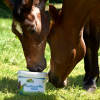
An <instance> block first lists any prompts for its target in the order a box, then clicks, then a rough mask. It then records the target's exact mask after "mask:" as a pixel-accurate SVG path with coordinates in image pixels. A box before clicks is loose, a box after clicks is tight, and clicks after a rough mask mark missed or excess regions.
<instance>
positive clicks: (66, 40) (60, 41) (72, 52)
mask: <svg viewBox="0 0 100 100" xmlns="http://www.w3.org/2000/svg"><path fill="white" fill-rule="evenodd" d="M65 1H66V0H65ZM64 10H65V9H64ZM62 11H63V9H62ZM62 11H60V12H59V13H58V11H57V9H56V8H55V7H54V6H53V5H49V14H50V17H51V19H52V22H51V24H50V33H49V35H48V38H47V42H48V43H49V46H50V50H51V60H50V70H49V74H48V75H49V81H50V82H51V83H52V84H53V85H54V86H55V87H57V88H62V87H64V86H66V84H67V77H68V75H69V74H70V73H71V71H72V70H73V68H74V67H75V65H76V64H77V63H78V62H79V61H80V60H81V59H82V58H83V57H84V56H85V51H86V50H85V44H84V40H83V28H82V29H81V30H78V31H77V32H76V31H75V30H73V29H74V27H73V26H70V25H73V23H71V22H68V21H67V22H66V21H65V22H64V23H63V21H62V20H64V19H63V14H62ZM66 18H67V16H66ZM76 30H77V29H76Z"/></svg>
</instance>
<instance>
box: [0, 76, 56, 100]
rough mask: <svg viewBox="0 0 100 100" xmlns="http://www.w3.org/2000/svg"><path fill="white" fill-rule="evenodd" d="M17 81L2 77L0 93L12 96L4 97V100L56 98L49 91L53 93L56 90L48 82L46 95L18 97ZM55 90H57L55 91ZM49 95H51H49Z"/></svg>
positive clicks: (53, 99) (45, 99)
mask: <svg viewBox="0 0 100 100" xmlns="http://www.w3.org/2000/svg"><path fill="white" fill-rule="evenodd" d="M17 86H18V80H17V79H10V78H9V77H7V78H6V77H3V78H2V80H0V91H1V92H2V93H4V94H7V93H11V94H14V96H13V97H12V96H11V98H8V97H5V98H4V100H33V99H34V100H48V99H49V100H55V99H56V96H55V95H54V94H53V93H52V92H49V91H51V90H52V91H53V90H55V89H56V88H55V87H53V86H52V84H50V83H49V82H47V84H46V93H45V94H44V93H34V94H32V95H20V94H19V93H18V87H17ZM56 90H57V89H56ZM50 93H51V94H50Z"/></svg>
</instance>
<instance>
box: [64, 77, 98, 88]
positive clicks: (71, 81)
mask: <svg viewBox="0 0 100 100" xmlns="http://www.w3.org/2000/svg"><path fill="white" fill-rule="evenodd" d="M83 78H84V75H78V76H76V77H71V76H70V77H68V80H67V81H68V82H67V86H66V87H65V89H69V87H73V86H74V88H76V87H77V86H78V87H79V88H80V89H83ZM96 85H97V87H100V79H99V80H98V82H97V83H96Z"/></svg>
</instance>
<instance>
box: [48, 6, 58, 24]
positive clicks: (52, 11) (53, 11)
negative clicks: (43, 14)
mask: <svg viewBox="0 0 100 100" xmlns="http://www.w3.org/2000/svg"><path fill="white" fill-rule="evenodd" d="M49 15H50V17H51V19H52V21H54V22H55V23H56V22H57V20H58V18H59V13H58V11H57V9H56V8H55V7H54V6H53V5H51V4H49Z"/></svg>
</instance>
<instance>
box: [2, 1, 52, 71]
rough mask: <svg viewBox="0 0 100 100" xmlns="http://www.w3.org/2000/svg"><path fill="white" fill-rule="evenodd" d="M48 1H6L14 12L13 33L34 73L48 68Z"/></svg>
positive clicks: (28, 65) (29, 67)
mask: <svg viewBox="0 0 100 100" xmlns="http://www.w3.org/2000/svg"><path fill="white" fill-rule="evenodd" d="M46 1H47V0H16V1H15V2H13V0H4V2H5V4H6V5H7V6H8V7H9V8H10V9H11V11H12V15H13V18H12V32H13V33H14V34H15V35H16V36H17V37H18V38H19V40H20V42H21V44H22V47H23V52H24V55H25V58H26V62H27V68H28V69H29V70H30V71H33V72H42V71H43V70H44V69H45V68H46V60H45V57H44V50H45V46H46V38H47V35H48V33H49V25H50V20H49V18H48V16H47V15H46V13H45V4H46Z"/></svg>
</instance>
